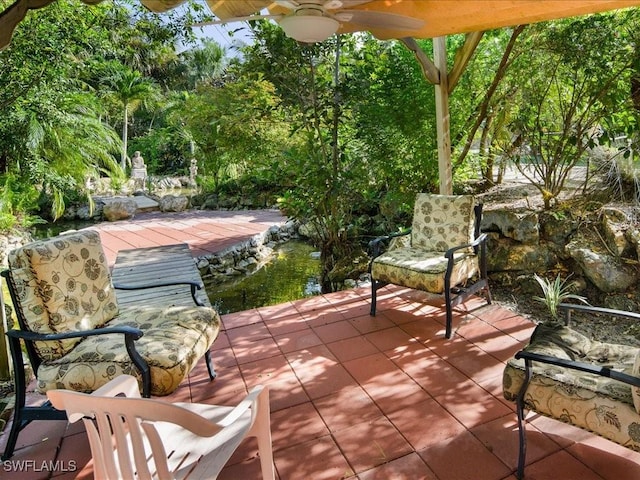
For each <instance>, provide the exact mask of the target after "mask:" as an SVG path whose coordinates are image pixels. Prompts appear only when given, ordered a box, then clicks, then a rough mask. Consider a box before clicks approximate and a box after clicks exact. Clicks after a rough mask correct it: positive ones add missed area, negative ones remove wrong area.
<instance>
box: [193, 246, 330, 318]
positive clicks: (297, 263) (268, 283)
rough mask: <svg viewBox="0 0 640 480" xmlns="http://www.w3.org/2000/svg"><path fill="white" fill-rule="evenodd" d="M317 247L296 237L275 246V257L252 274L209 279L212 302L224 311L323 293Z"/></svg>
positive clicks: (237, 310)
mask: <svg viewBox="0 0 640 480" xmlns="http://www.w3.org/2000/svg"><path fill="white" fill-rule="evenodd" d="M314 251H315V249H314V247H313V246H311V245H309V244H307V243H304V242H301V241H296V240H292V241H289V242H286V243H283V244H281V245H279V246H278V247H276V248H275V249H274V255H273V257H272V259H271V260H270V261H269V262H268V263H267V264H266V265H265V266H263V267H262V268H261V269H259V270H257V271H256V272H254V273H253V274H251V275H248V276H242V277H238V278H236V279H233V280H229V281H227V282H224V283H222V284H216V285H213V284H211V283H207V282H206V280H205V288H206V290H207V294H208V296H209V300H210V301H211V304H212V305H214V306H215V307H216V308H217V309H218V311H219V312H220V314H225V313H232V312H239V311H243V310H250V309H252V308H255V307H263V306H266V305H277V304H279V303H285V302H288V301H291V300H297V299H300V298H305V297H311V296H314V295H318V294H320V282H319V275H320V261H319V260H318V259H317V258H315V257H313V256H312V253H313V252H314Z"/></svg>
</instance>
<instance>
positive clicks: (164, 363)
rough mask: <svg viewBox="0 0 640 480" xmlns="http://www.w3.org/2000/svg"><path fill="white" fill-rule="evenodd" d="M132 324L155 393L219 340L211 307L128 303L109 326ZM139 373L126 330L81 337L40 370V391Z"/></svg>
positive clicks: (170, 386)
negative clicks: (140, 333)
mask: <svg viewBox="0 0 640 480" xmlns="http://www.w3.org/2000/svg"><path fill="white" fill-rule="evenodd" d="M123 325H127V326H131V327H134V328H139V329H141V330H142V331H143V332H144V335H143V336H142V338H140V339H139V340H137V341H136V350H138V352H139V353H140V355H141V356H142V357H143V358H144V359H145V360H146V361H147V362H148V363H149V367H150V368H151V394H152V395H168V394H169V393H171V392H173V391H174V390H175V389H176V388H178V385H180V383H181V382H182V381H183V380H184V379H185V378H186V376H187V375H188V374H189V372H190V371H191V370H192V369H193V367H194V366H195V364H196V363H197V362H198V360H199V359H200V358H202V356H203V355H204V354H205V352H206V351H207V349H208V348H209V347H210V345H211V344H212V343H213V341H214V340H215V339H216V337H217V335H218V332H219V329H220V317H219V316H218V313H217V312H216V311H215V310H214V309H212V308H205V307H176V306H174V307H170V308H165V309H163V308H126V309H123V311H122V312H121V313H120V315H119V316H118V317H117V318H115V319H113V320H112V321H110V322H109V326H123ZM125 373H126V374H129V375H134V376H138V377H139V374H138V371H137V370H136V368H135V366H134V365H133V364H132V363H131V360H130V359H129V355H128V354H127V351H126V348H125V346H124V336H123V335H115V334H114V335H99V336H92V337H87V338H85V339H84V340H82V341H81V342H80V343H79V344H78V345H77V346H76V347H75V348H74V349H73V350H72V351H71V352H69V353H68V354H66V355H65V356H64V357H62V358H59V359H56V360H52V361H48V362H45V363H43V364H42V365H41V366H40V368H39V369H38V375H37V377H38V391H39V392H41V393H44V392H46V391H47V390H50V389H54V388H64V389H71V390H76V391H80V392H92V391H94V390H96V389H97V388H99V387H101V386H102V385H104V384H105V383H107V382H108V381H109V380H111V379H113V378H114V377H117V376H118V375H121V374H125Z"/></svg>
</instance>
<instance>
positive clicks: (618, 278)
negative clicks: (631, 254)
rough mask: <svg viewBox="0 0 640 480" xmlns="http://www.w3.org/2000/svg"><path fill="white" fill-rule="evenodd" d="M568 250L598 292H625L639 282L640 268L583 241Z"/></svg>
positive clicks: (575, 243) (576, 242)
mask: <svg viewBox="0 0 640 480" xmlns="http://www.w3.org/2000/svg"><path fill="white" fill-rule="evenodd" d="M566 250H567V252H568V253H569V255H570V256H571V258H573V259H574V260H575V262H576V263H577V264H578V265H579V266H580V267H581V269H582V271H583V273H584V276H585V277H587V278H588V279H589V280H590V281H591V282H592V283H593V284H594V285H595V286H596V288H597V289H598V290H600V291H602V292H605V293H613V292H624V291H625V290H627V289H628V288H629V287H631V286H632V285H634V284H635V283H636V282H637V281H638V267H637V266H635V265H631V264H629V263H627V262H625V261H624V260H622V259H621V258H619V257H615V256H613V255H611V254H610V253H608V252H598V251H596V250H591V249H590V248H588V246H585V244H584V242H583V241H572V242H570V243H568V244H567V246H566Z"/></svg>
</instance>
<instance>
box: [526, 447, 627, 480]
mask: <svg viewBox="0 0 640 480" xmlns="http://www.w3.org/2000/svg"><path fill="white" fill-rule="evenodd" d="M524 472H525V476H526V477H527V480H529V479H530V480H537V479H547V478H549V479H552V478H553V479H555V478H567V479H568V478H576V479H578V478H579V479H580V480H602V477H601V476H600V475H598V474H597V473H595V472H594V471H593V470H590V469H589V467H587V466H586V465H585V464H584V463H582V462H581V461H580V460H578V459H577V458H575V457H573V456H572V455H570V454H569V453H567V452H566V451H564V450H561V451H559V452H556V453H554V454H552V455H550V456H548V457H545V458H543V459H541V460H538V461H537V462H535V463H532V464H527V466H526V467H525V469H524ZM623 478H629V479H631V478H632V477H629V476H625V477H623Z"/></svg>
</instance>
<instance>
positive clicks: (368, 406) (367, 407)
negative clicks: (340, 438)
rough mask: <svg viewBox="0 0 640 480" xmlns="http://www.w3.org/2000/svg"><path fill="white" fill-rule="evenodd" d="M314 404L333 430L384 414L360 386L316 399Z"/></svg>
mask: <svg viewBox="0 0 640 480" xmlns="http://www.w3.org/2000/svg"><path fill="white" fill-rule="evenodd" d="M313 404H314V405H315V407H316V409H317V410H318V411H319V412H320V415H321V416H322V419H323V420H324V422H325V424H326V425H327V427H328V428H329V430H330V431H331V432H337V431H340V430H344V429H345V428H350V427H352V426H354V425H355V424H356V423H359V422H363V421H367V420H372V419H374V418H378V417H380V416H381V415H382V411H381V410H380V409H379V408H378V407H377V406H376V404H375V403H374V402H373V400H372V399H371V397H369V395H367V393H366V392H365V391H364V390H363V389H362V387H360V386H355V387H351V388H344V389H342V390H340V391H338V392H336V393H332V394H330V395H327V396H325V397H322V398H318V399H316V400H314V401H313Z"/></svg>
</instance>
